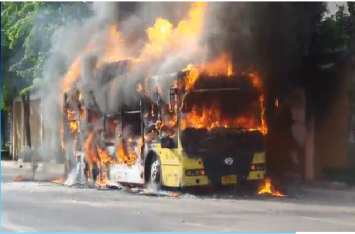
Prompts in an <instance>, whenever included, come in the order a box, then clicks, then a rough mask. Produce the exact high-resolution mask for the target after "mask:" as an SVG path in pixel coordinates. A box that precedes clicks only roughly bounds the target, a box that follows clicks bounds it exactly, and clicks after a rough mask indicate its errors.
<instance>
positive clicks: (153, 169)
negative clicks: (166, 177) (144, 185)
mask: <svg viewBox="0 0 355 234" xmlns="http://www.w3.org/2000/svg"><path fill="white" fill-rule="evenodd" d="M160 172H161V170H160V160H159V157H158V156H156V155H154V156H153V158H152V163H151V164H150V178H149V181H150V182H151V183H154V184H157V185H160V176H161V173H160Z"/></svg>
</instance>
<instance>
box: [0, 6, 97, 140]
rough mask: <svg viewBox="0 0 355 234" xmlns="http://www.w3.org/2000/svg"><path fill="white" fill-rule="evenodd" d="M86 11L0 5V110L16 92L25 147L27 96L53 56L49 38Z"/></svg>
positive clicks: (79, 7)
mask: <svg viewBox="0 0 355 234" xmlns="http://www.w3.org/2000/svg"><path fill="white" fill-rule="evenodd" d="M88 9H89V8H88V7H87V4H85V3H81V2H79V3H57V2H1V28H2V30H1V39H2V41H1V51H2V53H1V63H2V69H1V73H2V74H1V75H2V78H3V79H2V83H1V94H2V95H1V107H2V110H3V111H5V112H6V111H7V105H6V103H7V102H11V99H12V97H14V95H17V94H18V91H20V95H21V96H22V101H23V105H24V114H25V116H24V121H25V125H26V126H25V128H26V140H27V144H28V146H31V135H30V131H31V130H30V125H29V108H30V101H29V100H30V93H31V90H33V88H36V87H37V86H39V85H41V80H42V79H41V78H42V74H43V68H44V64H45V61H46V60H47V59H48V58H49V57H50V56H51V54H52V52H53V51H52V44H51V42H52V40H51V38H52V37H53V35H57V34H58V33H60V30H58V29H60V28H61V27H62V26H64V25H65V24H67V22H73V21H75V20H80V19H81V18H82V16H84V17H85V16H87V15H88V14H89V13H90V12H89V11H88ZM34 80H36V82H33V81H34ZM38 81H39V82H38ZM13 91H15V92H13Z"/></svg>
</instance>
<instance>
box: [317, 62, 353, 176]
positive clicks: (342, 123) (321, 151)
mask: <svg viewBox="0 0 355 234" xmlns="http://www.w3.org/2000/svg"><path fill="white" fill-rule="evenodd" d="M319 77H321V79H319V90H322V93H320V92H318V93H319V95H318V96H319V97H316V98H317V99H318V101H317V110H316V111H317V112H318V115H317V119H316V121H315V140H314V141H315V161H314V170H315V178H316V179H322V178H324V174H323V169H324V168H342V167H347V166H348V143H349V137H348V136H349V135H348V130H349V121H348V120H349V118H348V116H349V112H348V110H349V104H348V92H347V80H346V72H345V68H344V67H343V68H334V70H333V71H332V72H329V71H324V75H323V76H319ZM323 84H325V85H324V86H323ZM322 97H323V99H322ZM329 97H331V98H329ZM322 104H323V105H322ZM325 105H327V107H325ZM324 108H326V109H324Z"/></svg>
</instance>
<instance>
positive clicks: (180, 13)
mask: <svg viewBox="0 0 355 234" xmlns="http://www.w3.org/2000/svg"><path fill="white" fill-rule="evenodd" d="M90 6H91V7H90V13H89V14H88V15H89V16H87V15H86V16H85V17H82V18H83V19H84V20H80V21H76V22H67V24H66V25H65V26H64V27H62V28H60V29H58V31H57V32H56V33H55V35H54V36H53V38H52V50H53V51H54V52H53V53H52V55H51V57H49V58H48V59H47V61H46V64H45V70H44V72H43V78H44V81H45V82H47V84H49V85H47V86H46V89H45V90H43V92H44V94H45V97H46V98H45V99H44V100H43V103H42V107H43V109H42V111H43V115H44V116H45V117H44V128H45V131H46V133H45V134H48V137H47V136H46V137H45V141H46V142H45V144H44V145H46V147H48V148H49V147H52V148H53V146H54V145H60V144H59V142H60V141H61V139H59V136H60V132H59V131H60V129H61V126H60V123H61V118H60V116H61V115H62V114H63V113H62V109H61V106H60V105H56V104H55V103H58V99H61V98H62V97H61V96H60V89H59V88H58V87H59V86H60V82H61V81H62V79H63V76H64V74H65V72H66V71H67V70H68V68H69V67H70V65H71V64H72V62H73V61H74V60H75V59H76V58H77V56H78V55H79V54H81V55H82V57H81V60H80V65H79V67H80V74H79V75H78V76H80V82H79V83H77V84H76V86H75V87H77V88H79V89H80V91H81V93H82V97H83V99H84V103H85V105H86V106H87V107H90V108H91V109H94V110H98V111H100V112H102V113H106V114H112V113H117V112H118V110H119V109H120V106H122V104H126V105H131V104H132V103H133V102H134V101H135V100H136V97H137V91H136V88H137V84H138V83H140V82H142V80H143V78H144V77H145V76H147V75H148V74H150V75H160V74H163V73H170V72H175V71H177V70H179V69H182V68H184V67H185V66H186V65H187V64H186V61H188V62H187V63H191V62H192V61H193V60H194V59H196V58H195V57H194V55H196V54H195V53H196V51H194V50H193V47H195V46H196V45H198V46H199V47H200V48H204V51H203V54H202V55H203V56H204V55H205V54H206V55H208V56H209V57H210V58H215V57H216V56H218V55H220V54H221V53H222V52H229V53H230V56H231V58H232V60H233V63H234V64H238V65H235V69H237V70H243V69H246V68H248V67H250V66H252V67H253V68H255V69H256V70H258V71H259V72H260V73H261V77H262V78H263V81H264V86H265V90H266V91H267V92H268V95H269V96H277V95H278V93H279V92H280V90H283V89H284V87H285V84H286V83H287V82H288V79H290V78H294V79H296V80H297V79H298V78H299V74H298V73H297V72H295V71H297V69H298V68H300V66H301V62H302V60H301V58H302V54H304V52H305V49H306V46H307V43H308V41H309V40H310V35H311V32H312V29H313V28H312V27H313V25H314V22H315V20H316V19H317V17H319V16H320V15H321V13H322V10H323V8H322V7H323V5H322V4H321V3H240V2H239V3H220V2H218V3H208V4H207V12H206V13H205V17H204V25H203V26H204V27H203V32H202V34H201V35H200V37H199V38H193V39H191V40H190V38H187V39H185V41H183V42H184V43H185V44H186V46H185V47H184V48H183V49H181V50H176V51H173V52H172V53H167V54H166V55H165V57H164V59H163V60H162V61H161V62H160V63H159V64H149V63H141V64H140V66H139V67H136V68H135V69H134V70H133V71H131V72H129V73H126V70H127V69H128V67H129V66H130V63H129V62H127V61H121V62H115V63H111V64H104V65H102V66H101V65H100V66H98V62H99V59H100V57H101V56H103V55H104V53H105V49H106V46H107V43H112V42H107V33H109V31H108V27H109V26H111V25H114V26H115V27H116V30H117V31H119V36H120V38H119V39H122V40H123V41H124V42H125V43H124V46H123V47H122V48H121V50H120V53H121V54H120V56H121V57H122V56H123V57H136V56H137V55H138V54H140V53H141V51H142V47H143V46H144V43H145V42H146V41H147V32H146V31H145V30H146V29H147V28H148V27H151V26H152V25H153V24H154V21H155V20H156V19H157V18H165V19H167V20H169V21H170V22H172V24H173V26H174V27H175V26H177V23H178V22H179V21H181V20H182V19H183V18H184V17H186V15H187V13H188V10H189V8H190V6H191V3H185V2H178V3H174V2H172V3H161V2H160V3H155V2H151V3H147V2H145V3H136V2H120V3H113V2H100V3H99V2H97V3H96V2H95V3H92V4H91V5H90ZM79 18H80V17H79ZM173 33H174V32H173ZM173 39H175V40H179V38H173ZM43 40H45V39H43ZM88 45H91V46H92V47H93V48H91V50H90V51H89V52H88V53H86V54H82V52H83V51H84V50H85V49H86V48H87V46H88ZM198 55H199V56H201V53H199V54H198ZM120 56H119V55H117V57H120ZM202 59H204V58H202ZM148 62H149V61H148ZM148 71H149V73H148ZM59 102H61V101H59ZM59 148H60V147H59ZM59 148H58V151H60V149H59Z"/></svg>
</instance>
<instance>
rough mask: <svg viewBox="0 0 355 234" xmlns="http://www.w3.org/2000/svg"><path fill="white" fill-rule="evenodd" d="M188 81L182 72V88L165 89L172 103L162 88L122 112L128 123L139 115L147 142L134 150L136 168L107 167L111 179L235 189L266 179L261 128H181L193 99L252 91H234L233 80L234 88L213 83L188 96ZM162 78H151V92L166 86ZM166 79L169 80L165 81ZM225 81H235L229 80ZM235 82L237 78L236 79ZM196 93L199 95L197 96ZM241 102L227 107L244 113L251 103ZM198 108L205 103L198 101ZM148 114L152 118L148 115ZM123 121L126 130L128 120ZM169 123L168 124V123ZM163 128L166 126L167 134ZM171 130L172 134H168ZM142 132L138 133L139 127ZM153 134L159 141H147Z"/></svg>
mask: <svg viewBox="0 0 355 234" xmlns="http://www.w3.org/2000/svg"><path fill="white" fill-rule="evenodd" d="M185 78H186V74H184V73H181V74H179V73H178V74H176V78H174V79H177V80H178V81H180V84H183V85H182V87H180V88H176V87H175V88H169V87H166V88H165V91H166V90H168V91H169V94H168V95H169V101H168V103H166V102H164V101H163V100H164V98H163V96H165V100H166V99H167V98H166V96H167V95H166V93H165V94H163V91H164V90H162V89H163V88H160V91H156V93H155V95H153V96H154V97H153V98H152V97H150V98H141V99H140V104H139V109H138V108H137V109H136V110H135V111H127V112H125V111H122V113H121V114H122V116H125V115H126V116H127V117H126V118H127V119H130V117H128V116H129V115H137V118H136V123H135V125H137V126H140V127H141V128H140V130H141V132H140V137H142V141H143V144H141V145H140V147H132V148H134V149H135V153H136V155H137V157H136V161H135V163H134V164H132V165H128V164H126V163H116V164H110V165H109V167H110V169H109V173H110V178H111V180H113V181H115V182H119V183H134V184H146V183H150V182H154V183H156V184H159V185H162V186H167V187H175V188H178V187H179V188H181V187H192V186H206V185H210V184H212V185H236V184H237V183H239V182H245V181H260V180H263V179H264V177H265V171H266V166H265V152H264V135H263V134H262V133H261V131H260V130H259V129H254V130H253V129H252V130H249V129H244V128H226V127H223V126H220V127H216V128H211V129H206V128H193V127H192V128H186V126H183V125H186V123H184V119H185V116H187V115H189V112H191V108H190V109H189V107H188V105H189V101H190V99H191V102H194V98H193V97H194V96H196V97H200V96H206V97H212V98H213V97H218V96H219V95H225V94H231V95H229V96H228V95H227V96H226V97H225V98H224V100H223V101H228V99H230V98H233V96H234V93H240V92H241V89H245V90H249V89H253V88H252V87H251V86H248V87H244V86H243V85H242V86H240V85H239V86H238V87H236V85H235V84H234V83H235V82H234V83H233V82H232V83H233V84H231V86H229V85H228V84H227V85H222V86H221V88H218V85H217V86H216V85H214V84H211V85H210V86H211V87H208V85H207V86H206V88H205V89H201V88H200V89H199V88H198V87H197V88H196V89H194V90H190V91H188V92H187V91H186V90H185V87H184V82H186V80H185ZM163 79H164V77H161V79H160V80H159V79H157V78H152V79H151V80H152V81H153V82H152V83H153V84H152V86H153V88H154V83H156V85H160V86H163V85H162V84H161V82H162V80H163ZM165 79H167V78H166V77H165ZM227 79H233V78H229V77H228V78H227ZM234 79H236V80H237V79H238V78H234ZM212 83H213V82H212ZM237 83H238V82H237ZM247 83H248V82H247ZM233 85H234V86H235V87H233ZM202 86H203V85H202ZM226 86H227V88H226ZM150 88H151V87H150ZM151 90H152V89H151ZM157 90H158V89H157ZM188 93H189V94H188ZM193 93H195V94H196V95H193ZM189 95H190V96H189ZM237 96H238V95H237ZM243 96H244V95H242V96H240V97H243ZM247 96H248V94H247ZM249 96H250V95H249ZM189 97H192V98H189ZM258 97H259V96H256V95H255V94H254V97H253V98H252V99H253V100H254V101H255V100H256V101H258ZM238 101H239V102H241V101H244V100H243V98H240V100H235V101H234V102H232V103H229V104H230V105H231V104H232V105H233V103H234V105H240V106H241V108H240V110H241V112H243V111H244V109H243V108H244V107H246V106H245V105H248V104H250V102H249V103H245V105H241V104H238ZM203 102H204V101H203ZM196 104H201V103H198V102H197V103H196ZM174 105H175V108H174ZM177 106H179V107H177ZM146 107H147V108H146ZM258 108H259V106H258ZM148 112H149V115H148V116H147V113H148ZM260 113H261V110H259V112H258V114H259V117H260ZM164 114H165V115H168V116H169V118H168V119H166V118H164ZM122 118H123V117H122ZM123 119H124V118H123ZM119 122H120V124H121V125H122V126H121V128H122V130H123V129H124V126H125V124H127V120H123V121H119ZM165 122H169V124H166V123H165ZM185 122H186V121H185ZM130 124H134V123H130ZM150 124H153V126H154V127H153V128H150V127H149V125H150ZM156 125H160V126H156ZM167 125H169V126H167ZM164 128H167V130H166V131H165V132H164ZM172 129H173V130H172ZM171 130H172V131H173V133H170V134H169V133H167V132H169V131H171ZM138 132H139V129H137V133H138ZM151 133H152V134H154V133H155V137H154V136H153V139H150V140H147V139H149V138H150V137H149V134H151ZM115 147H116V146H114V145H111V146H108V147H107V150H108V152H109V153H110V154H111V155H114V154H115V151H117V150H116V148H115ZM126 147H127V146H126ZM128 147H129V146H128Z"/></svg>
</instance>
